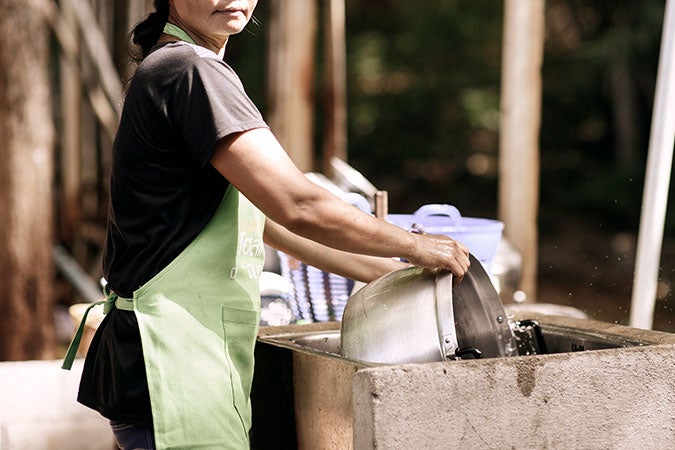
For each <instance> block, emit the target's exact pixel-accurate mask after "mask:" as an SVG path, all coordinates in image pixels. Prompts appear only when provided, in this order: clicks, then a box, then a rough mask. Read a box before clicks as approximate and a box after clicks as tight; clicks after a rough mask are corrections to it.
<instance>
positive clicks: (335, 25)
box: [323, 0, 347, 178]
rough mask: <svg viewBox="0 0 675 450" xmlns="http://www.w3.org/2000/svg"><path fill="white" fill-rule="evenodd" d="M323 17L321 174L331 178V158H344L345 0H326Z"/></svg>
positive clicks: (345, 156) (345, 91)
mask: <svg viewBox="0 0 675 450" xmlns="http://www.w3.org/2000/svg"><path fill="white" fill-rule="evenodd" d="M324 17H325V25H324V28H325V33H324V36H325V37H324V44H325V48H324V55H325V57H326V81H325V87H324V89H325V93H324V109H325V113H324V114H325V124H324V136H323V138H324V141H323V173H324V174H325V175H326V176H327V177H328V178H332V177H333V173H332V172H333V168H332V164H331V159H332V158H333V157H337V158H339V159H341V160H343V161H347V50H346V36H345V0H328V1H327V5H326V11H325V14H324Z"/></svg>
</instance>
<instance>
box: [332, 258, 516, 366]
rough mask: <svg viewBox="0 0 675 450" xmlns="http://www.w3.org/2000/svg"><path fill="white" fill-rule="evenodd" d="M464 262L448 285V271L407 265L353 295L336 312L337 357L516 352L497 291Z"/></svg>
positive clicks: (416, 358) (397, 358) (400, 358)
mask: <svg viewBox="0 0 675 450" xmlns="http://www.w3.org/2000/svg"><path fill="white" fill-rule="evenodd" d="M470 259H471V268H470V270H469V272H468V273H467V274H466V275H465V276H464V279H463V280H462V282H461V283H459V284H458V285H456V286H453V282H452V281H453V277H452V274H451V273H450V272H445V271H430V270H427V269H421V268H419V267H409V268H405V269H400V270H397V271H394V272H392V273H389V274H387V275H385V276H383V277H381V278H379V279H377V280H375V281H373V282H371V283H369V284H368V285H366V286H365V287H363V288H362V289H361V290H359V291H358V292H356V293H355V294H354V295H352V296H351V297H350V298H349V301H348V302H347V306H346V308H345V311H344V314H343V317H342V325H341V349H342V350H341V352H342V355H343V356H345V357H347V358H351V359H358V360H362V361H368V362H375V363H420V362H431V361H444V360H447V359H460V358H463V357H464V358H465V357H469V356H470V357H473V358H479V357H483V358H490V357H500V356H516V355H517V354H518V350H517V346H516V343H515V340H514V337H513V334H512V332H511V328H510V326H509V323H508V321H507V319H506V314H505V313H504V307H503V306H502V304H501V302H500V300H499V295H498V294H497V292H496V290H495V288H494V286H493V285H492V283H491V282H490V278H489V277H488V275H487V274H486V273H485V270H484V269H483V267H482V265H481V264H480V262H479V261H478V260H477V259H476V258H474V257H473V255H471V256H470Z"/></svg>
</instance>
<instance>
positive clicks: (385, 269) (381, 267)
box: [264, 219, 410, 283]
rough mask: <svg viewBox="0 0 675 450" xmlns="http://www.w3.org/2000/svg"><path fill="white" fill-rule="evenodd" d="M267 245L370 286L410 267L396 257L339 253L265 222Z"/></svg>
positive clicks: (270, 222)
mask: <svg viewBox="0 0 675 450" xmlns="http://www.w3.org/2000/svg"><path fill="white" fill-rule="evenodd" d="M264 236H265V243H266V244H268V245H270V246H271V247H274V248H276V249H278V250H281V251H282V252H284V253H286V254H288V255H290V256H293V257H294V258H297V259H299V260H300V261H303V262H305V263H307V264H309V265H311V266H314V267H317V268H319V269H321V270H325V271H326V272H331V273H335V274H337V275H342V276H343V277H347V278H350V279H352V280H356V281H363V282H364V283H368V282H370V281H373V280H374V279H376V278H379V277H381V276H382V275H385V274H387V273H389V272H391V271H393V270H396V269H401V268H403V267H407V266H409V265H410V264H405V263H402V262H400V261H397V260H395V259H393V258H382V257H377V256H367V255H360V254H356V253H349V252H344V251H342V250H335V249H333V248H330V247H326V246H324V245H321V244H318V243H316V242H314V241H311V240H309V239H305V238H303V237H301V236H298V235H297V234H295V233H291V232H290V231H288V230H287V229H286V228H284V227H282V226H281V225H279V224H278V223H275V222H273V221H272V220H270V219H267V221H266V222H265V235H264Z"/></svg>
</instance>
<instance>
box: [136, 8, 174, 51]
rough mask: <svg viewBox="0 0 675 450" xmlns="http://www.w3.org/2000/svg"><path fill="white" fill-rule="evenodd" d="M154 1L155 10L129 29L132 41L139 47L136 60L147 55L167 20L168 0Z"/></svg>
mask: <svg viewBox="0 0 675 450" xmlns="http://www.w3.org/2000/svg"><path fill="white" fill-rule="evenodd" d="M154 3H155V11H154V12H152V13H150V15H148V17H146V18H145V20H143V21H142V22H140V23H138V24H137V25H136V26H135V27H134V29H133V30H132V31H131V36H132V41H133V42H134V44H136V45H138V46H139V47H140V55H137V56H136V58H135V59H137V60H143V59H145V57H146V56H148V54H149V53H150V50H152V47H154V46H155V44H157V41H158V40H159V37H160V36H161V35H162V31H163V30H164V25H166V22H167V21H168V20H169V0H155V2H154Z"/></svg>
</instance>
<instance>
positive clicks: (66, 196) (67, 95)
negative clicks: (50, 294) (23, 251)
mask: <svg viewBox="0 0 675 450" xmlns="http://www.w3.org/2000/svg"><path fill="white" fill-rule="evenodd" d="M61 13H62V17H63V20H64V24H66V25H67V26H68V27H69V28H70V29H72V30H75V29H77V23H76V21H77V19H76V16H75V13H74V12H73V9H72V5H71V4H70V3H64V4H63V5H62V8H61ZM73 44H74V45H75V47H74V48H72V49H71V51H72V54H71V56H70V57H68V56H66V55H65V54H64V53H60V54H59V68H60V72H61V120H62V123H61V133H59V135H60V137H61V155H60V156H61V157H60V160H59V163H60V174H61V183H60V192H59V197H60V214H59V217H58V220H59V239H60V240H61V242H63V243H64V244H66V245H67V246H69V247H70V246H72V245H73V240H74V237H75V233H76V229H77V226H78V224H79V223H80V221H81V219H82V208H81V203H80V202H81V195H82V161H81V155H82V145H81V140H80V136H81V130H82V87H81V86H82V77H81V76H80V70H79V65H78V61H77V60H75V59H74V57H75V55H79V51H80V48H79V40H77V39H73Z"/></svg>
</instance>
